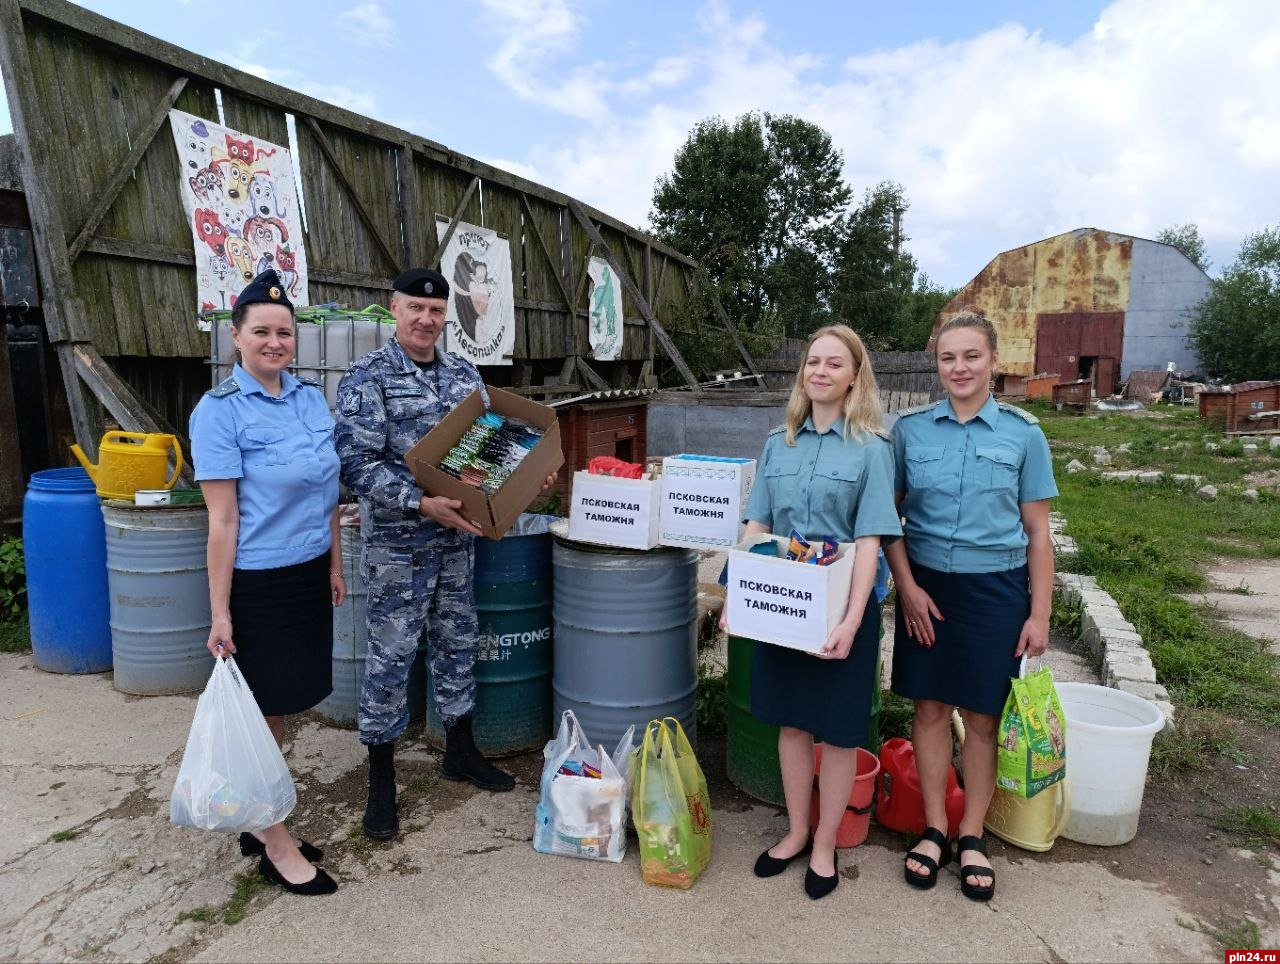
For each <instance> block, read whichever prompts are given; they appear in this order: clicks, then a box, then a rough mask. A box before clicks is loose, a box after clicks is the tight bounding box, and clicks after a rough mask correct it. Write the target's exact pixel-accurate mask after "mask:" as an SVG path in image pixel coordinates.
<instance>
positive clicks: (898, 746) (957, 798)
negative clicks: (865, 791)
mask: <svg viewBox="0 0 1280 964" xmlns="http://www.w3.org/2000/svg"><path fill="white" fill-rule="evenodd" d="M946 808H947V836H948V837H955V836H957V835H958V834H959V832H960V818H961V817H963V816H964V789H963V788H962V787H961V786H960V784H959V782H958V781H957V780H956V768H955V767H953V766H949V767H947V800H946ZM876 823H878V824H880V826H882V827H888V828H889V829H890V830H899V831H901V832H903V833H909V834H914V835H915V836H917V837H918V836H920V835H921V834H922V833H924V795H923V794H922V793H921V791H920V775H919V773H918V772H917V771H916V751H915V747H914V746H912V745H911V741H910V740H907V739H904V738H903V737H900V736H895V737H894V738H893V739H891V740H886V741H885V742H884V745H883V746H881V747H880V787H879V792H878V793H877V794H876Z"/></svg>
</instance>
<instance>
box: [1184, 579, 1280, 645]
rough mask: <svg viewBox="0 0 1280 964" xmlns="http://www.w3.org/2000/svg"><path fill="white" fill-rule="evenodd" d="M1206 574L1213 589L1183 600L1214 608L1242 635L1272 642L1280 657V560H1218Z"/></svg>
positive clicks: (1188, 596)
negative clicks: (1245, 634)
mask: <svg viewBox="0 0 1280 964" xmlns="http://www.w3.org/2000/svg"><path fill="white" fill-rule="evenodd" d="M1205 575H1206V577H1207V578H1208V580H1209V582H1210V584H1211V585H1212V586H1213V587H1214V588H1212V589H1210V590H1209V591H1207V592H1203V593H1188V594H1186V595H1185V596H1184V597H1183V598H1185V599H1188V600H1190V601H1191V602H1196V603H1204V604H1207V605H1210V606H1212V607H1213V608H1214V610H1215V611H1216V612H1217V613H1218V615H1219V616H1220V617H1221V618H1222V619H1223V620H1225V621H1226V622H1227V623H1228V624H1229V625H1231V626H1234V627H1235V628H1236V629H1238V630H1240V631H1241V632H1242V633H1247V634H1249V635H1250V636H1254V637H1256V638H1258V639H1269V640H1271V643H1272V649H1273V650H1274V651H1275V652H1276V653H1278V654H1280V629H1278V628H1277V627H1280V560H1275V559H1219V560H1217V561H1216V562H1215V563H1214V564H1213V567H1212V568H1211V569H1209V570H1208V571H1207V572H1206V573H1205ZM1242 589H1243V590H1244V592H1243V593H1242V592H1240V590H1242ZM1231 590H1236V591H1234V592H1232V591H1231Z"/></svg>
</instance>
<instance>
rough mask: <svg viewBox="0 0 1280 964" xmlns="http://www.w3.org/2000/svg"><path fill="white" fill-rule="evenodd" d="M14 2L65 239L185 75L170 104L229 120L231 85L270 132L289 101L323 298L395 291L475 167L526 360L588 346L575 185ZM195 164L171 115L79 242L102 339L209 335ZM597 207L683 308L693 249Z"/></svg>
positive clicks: (630, 338) (138, 350)
mask: <svg viewBox="0 0 1280 964" xmlns="http://www.w3.org/2000/svg"><path fill="white" fill-rule="evenodd" d="M17 6H18V8H19V9H20V11H21V17H20V19H21V25H22V28H23V31H22V32H23V33H24V35H25V43H26V46H27V51H28V56H29V58H30V62H31V70H32V73H33V74H34V75H35V76H34V78H33V79H34V87H35V90H36V91H37V95H38V96H37V100H38V113H39V119H40V121H41V123H43V124H45V125H47V128H48V129H47V131H46V132H45V134H44V135H43V138H42V141H41V143H42V144H43V145H44V146H43V148H42V156H41V157H40V158H39V163H41V164H44V165H48V166H49V167H51V169H52V170H51V172H50V176H49V178H48V179H47V182H46V183H47V184H48V185H51V186H52V189H53V190H54V191H55V192H56V193H57V194H58V197H57V199H56V202H57V203H56V204H55V205H54V209H55V210H57V211H60V212H61V219H62V221H63V223H62V224H61V225H60V227H61V229H62V233H63V234H64V235H65V237H66V239H67V242H68V243H69V244H70V243H71V241H72V239H74V238H76V237H77V235H78V234H80V232H81V230H82V228H84V226H85V224H86V222H87V219H88V218H89V216H90V214H91V213H92V211H93V207H94V205H95V203H98V200H99V198H100V196H101V192H102V190H103V188H104V185H107V183H108V182H109V181H111V180H112V177H113V175H116V176H117V177H118V174H117V169H118V168H119V167H120V165H121V164H122V162H124V161H125V159H126V158H128V157H129V156H130V152H131V150H132V149H133V139H134V138H135V137H136V136H137V132H139V131H140V130H143V129H145V128H146V126H147V124H148V123H149V120H150V119H151V118H152V117H154V116H155V115H156V112H157V110H158V109H159V108H162V107H163V105H164V103H165V98H166V95H167V93H168V92H169V91H170V89H171V88H172V86H173V85H174V84H175V82H176V81H177V82H180V81H182V80H184V79H185V87H182V88H181V92H180V93H179V94H178V96H177V99H176V102H175V106H177V107H178V108H179V109H180V110H184V111H187V112H189V113H192V114H195V115H197V116H200V117H204V118H208V119H211V120H216V119H217V117H218V113H217V105H216V100H215V91H218V92H220V95H221V103H222V109H223V116H224V120H225V122H226V124H227V126H229V127H232V128H235V129H237V130H240V131H242V132H244V133H246V134H250V135H252V136H253V137H255V138H257V139H262V140H269V141H271V142H273V143H276V144H281V145H287V144H288V143H289V136H288V127H287V121H286V114H287V113H288V114H292V115H293V116H294V117H295V124H294V127H295V131H296V137H297V145H298V151H297V157H296V158H295V163H296V164H297V165H298V167H299V170H300V175H301V179H302V184H303V192H304V198H305V205H306V213H307V223H306V229H305V232H306V236H305V239H304V240H305V245H306V251H307V260H308V265H309V269H310V290H309V295H310V300H311V301H312V302H313V303H320V302H326V301H337V302H341V303H345V304H348V305H351V306H353V307H364V306H365V305H367V304H369V303H372V302H384V303H385V300H386V297H387V294H388V291H389V287H390V286H389V282H388V279H389V278H391V277H392V276H394V274H395V273H396V272H397V271H399V270H400V269H401V268H403V267H405V266H407V264H409V263H420V262H424V261H427V260H429V259H430V258H431V257H432V255H433V254H434V253H435V252H436V249H437V232H436V221H437V218H440V217H444V218H446V219H447V218H449V217H451V216H453V215H454V214H455V212H457V209H458V204H459V202H460V201H461V200H462V199H463V197H464V196H467V193H468V190H469V189H471V188H472V183H473V182H474V181H475V180H476V178H477V177H478V178H479V179H480V183H479V188H478V189H475V190H471V193H470V196H469V199H468V201H467V204H466V206H465V207H464V208H463V209H462V211H461V214H460V217H461V220H464V221H468V222H472V223H476V224H480V225H483V226H485V227H488V228H491V229H493V230H495V231H498V232H499V233H500V234H503V235H504V236H506V237H507V238H508V239H509V241H510V245H511V255H512V274H513V282H514V296H515V303H516V318H517V331H516V344H515V349H514V358H515V360H517V361H553V360H556V359H563V358H565V357H567V356H573V355H578V356H582V357H589V352H590V347H589V342H588V338H587V327H588V326H587V315H586V311H587V308H588V295H587V291H588V286H587V284H586V277H585V276H586V268H587V259H588V257H589V256H590V254H591V253H592V244H591V241H590V239H589V238H588V237H587V234H586V232H585V231H584V230H583V228H582V226H581V225H580V224H579V223H577V222H576V221H575V219H574V218H573V217H572V216H571V215H570V214H569V211H568V203H569V201H570V199H569V197H568V196H566V195H564V194H561V193H560V192H557V191H554V190H551V189H550V188H546V187H544V186H542V185H539V184H536V183H534V182H531V181H528V180H525V179H524V178H520V177H517V176H515V175H512V174H509V173H507V172H504V171H500V170H498V169H496V168H493V167H490V166H489V165H485V164H483V163H481V162H479V161H476V160H474V159H473V158H470V157H467V156H465V155H462V154H458V153H456V152H453V151H450V150H448V149H447V148H445V147H443V146H442V145H439V144H436V143H435V142H432V141H428V140H426V139H424V138H421V137H417V136H416V135H413V134H410V133H408V132H405V131H402V130H398V129H396V128H393V127H391V126H389V125H385V124H381V123H379V122H377V121H374V120H371V119H369V118H366V117H361V116H360V115H357V114H353V113H351V112H349V111H345V110H342V109H340V108H336V107H333V106H331V105H328V104H324V103H322V102H320V101H317V100H314V99H312V98H310V97H307V96H305V95H302V94H299V93H297V92H294V91H290V90H287V89H285V88H282V87H278V86H276V85H274V84H271V83H269V82H267V81H263V80H261V79H260V78H257V77H252V76H250V75H248V74H244V73H241V72H239V71H236V70H234V69H232V68H229V67H227V66H225V65H223V64H219V63H216V62H214V61H211V60H208V59H206V58H203V57H199V56H197V55H194V54H191V53H189V52H188V51H184V50H181V49H180V48H177V47H174V46H172V45H169V44H166V43H164V42H162V41H159V40H157V39H156V38H154V37H150V36H148V35H146V34H143V33H140V32H138V31H134V30H132V29H130V28H127V27H124V26H123V25H121V24H118V23H115V22H114V21H111V20H108V19H106V18H103V17H100V16H98V15H97V14H94V13H92V12H90V11H87V10H84V9H82V8H79V7H76V6H73V5H72V4H70V3H67V2H65V0H19V2H18V4H17ZM11 96H12V95H11ZM29 122H30V121H29ZM20 136H21V135H20ZM322 141H323V142H322ZM189 173H191V172H187V171H183V170H180V169H179V161H178V156H177V152H176V151H175V149H174V146H173V140H172V134H171V131H170V127H169V124H168V123H167V122H164V123H163V124H162V125H161V126H160V128H159V130H158V132H157V133H156V134H155V136H154V138H153V140H152V141H151V143H150V145H149V146H148V147H147V148H146V150H145V152H144V153H143V155H142V158H141V160H140V161H139V162H138V164H137V166H136V168H135V169H134V170H133V171H132V172H131V173H130V174H129V176H128V177H127V179H126V180H125V182H124V186H123V187H122V188H121V189H120V190H119V194H118V196H116V197H115V199H114V200H113V201H112V202H111V204H110V207H109V208H108V209H107V211H106V213H105V215H103V216H102V218H101V221H100V223H99V224H98V226H97V227H96V228H95V229H94V230H92V231H91V232H90V233H89V234H88V235H87V241H86V243H84V244H83V250H82V251H79V252H78V254H77V255H76V257H75V258H74V263H73V264H72V275H73V278H74V282H75V288H76V294H77V295H78V296H79V299H80V304H81V305H82V306H83V308H82V313H83V317H82V318H79V319H78V325H79V329H78V330H79V332H80V333H81V334H82V336H83V340H86V341H88V342H90V343H91V344H92V345H93V346H94V347H95V348H96V349H97V351H98V352H99V353H100V354H101V355H104V356H110V357H124V356H139V357H148V356H151V357H173V358H202V357H204V356H206V355H207V353H208V338H207V335H204V334H202V333H200V332H199V331H198V330H197V328H196V325H195V320H194V319H195V313H196V311H197V309H198V307H199V306H198V305H197V304H196V291H195V277H194V267H193V266H194V257H193V255H192V247H191V246H192V242H191V237H190V231H189V228H188V225H187V221H186V218H185V216H184V214H183V211H182V206H181V199H180V197H181V196H180V193H179V184H180V183H181V181H182V179H185V178H186V177H187V176H188V175H189ZM585 210H586V211H587V213H588V215H589V216H590V218H591V220H592V221H593V222H594V223H595V224H596V225H597V226H598V227H599V229H600V231H601V235H602V237H603V238H604V241H605V243H606V244H607V245H608V246H609V248H610V250H611V252H612V253H613V255H614V257H615V258H617V259H618V261H619V263H620V264H621V265H622V266H623V268H624V270H625V271H627V272H628V274H629V275H630V277H631V279H632V280H633V281H634V282H635V284H636V287H637V289H638V290H639V291H640V292H641V293H642V294H643V295H645V296H646V297H647V299H648V300H649V301H650V305H649V307H650V308H651V309H652V310H653V312H654V314H655V316H656V317H657V318H659V319H662V320H663V321H664V323H665V322H666V320H667V319H670V320H671V323H672V324H677V325H678V324H679V321H678V319H677V318H676V315H677V314H678V313H679V311H680V309H681V308H682V307H683V305H684V303H685V301H686V300H687V298H688V291H689V287H690V284H691V283H696V282H694V281H693V276H694V272H695V271H696V267H697V266H696V264H695V263H694V262H692V261H691V260H689V259H688V258H685V257H684V256H682V255H681V254H680V253H679V252H676V251H673V250H672V249H670V248H667V247H665V246H663V245H662V244H660V243H659V242H657V241H656V240H654V239H653V238H651V237H649V236H648V235H646V234H644V233H642V232H640V231H638V230H637V229H635V228H632V227H629V226H627V225H624V224H622V223H620V222H618V221H616V220H615V219H613V218H610V217H609V216H607V215H605V214H603V213H602V212H599V211H596V210H594V209H591V208H585ZM535 227H536V230H537V232H538V234H539V235H540V238H539V237H535V236H534V228H535ZM293 241H294V239H290V244H291V246H293ZM597 253H599V252H597ZM683 276H687V277H683ZM566 294H567V295H568V297H566ZM569 301H572V302H573V303H572V305H570V304H569V303H568V302H569ZM624 315H625V319H626V327H625V330H624V339H623V351H622V360H623V361H626V362H633V363H634V362H640V361H644V360H649V359H652V357H653V353H654V339H653V337H652V336H651V334H650V332H649V326H648V324H647V322H646V321H645V319H644V317H643V312H642V311H641V308H640V306H639V305H638V304H636V303H635V301H634V299H633V298H632V297H631V295H630V294H629V293H625V294H624ZM130 370H131V371H132V370H133V369H132V368H130Z"/></svg>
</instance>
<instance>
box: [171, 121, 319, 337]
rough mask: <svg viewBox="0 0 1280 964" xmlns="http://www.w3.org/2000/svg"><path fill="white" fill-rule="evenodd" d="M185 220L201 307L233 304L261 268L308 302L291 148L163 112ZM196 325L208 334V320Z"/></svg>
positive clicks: (296, 301)
mask: <svg viewBox="0 0 1280 964" xmlns="http://www.w3.org/2000/svg"><path fill="white" fill-rule="evenodd" d="M169 123H170V125H171V126H172V128H173V140H174V143H175V144H176V145H177V148H178V159H179V161H180V162H181V165H182V175H181V177H182V185H181V187H182V204H183V208H184V209H185V210H186V212H187V217H189V218H190V219H191V235H192V238H193V239H194V241H195V250H196V286H197V290H198V298H199V308H200V310H201V311H207V310H211V309H214V308H233V307H235V299H236V295H238V294H239V293H240V291H241V290H242V289H243V288H244V286H245V285H246V284H248V283H249V282H250V281H252V280H253V278H254V276H255V275H257V274H258V273H259V272H261V271H265V270H266V269H267V268H275V269H276V271H278V272H279V273H280V280H281V281H282V282H283V283H284V287H285V290H286V291H287V292H288V294H289V300H290V301H292V302H293V303H294V304H295V305H299V306H300V305H305V304H307V256H306V252H305V250H304V248H303V244H302V218H301V215H300V214H299V212H298V195H297V191H296V189H295V187H294V180H293V158H292V157H290V156H289V151H288V150H287V149H285V148H283V147H280V146H278V145H276V144H270V143H268V142H266V141H264V140H261V139H260V138H256V137H251V136H249V135H247V134H241V133H240V132H239V131H233V130H231V129H230V128H227V127H222V126H221V125H219V124H215V123H213V122H212V121H207V120H203V119H201V118H199V117H196V116H194V115H192V114H186V113H183V112H182V111H180V110H171V111H169ZM200 327H201V329H202V330H204V331H208V329H209V326H208V324H207V323H204V322H202V323H201V325H200Z"/></svg>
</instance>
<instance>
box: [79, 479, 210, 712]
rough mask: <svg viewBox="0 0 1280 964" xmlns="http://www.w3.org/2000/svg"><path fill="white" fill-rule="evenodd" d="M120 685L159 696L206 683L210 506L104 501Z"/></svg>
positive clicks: (113, 645)
mask: <svg viewBox="0 0 1280 964" xmlns="http://www.w3.org/2000/svg"><path fill="white" fill-rule="evenodd" d="M102 517H103V521H104V523H105V525H106V541H107V590H108V592H109V594H110V603H111V656H112V662H113V664H114V666H115V679H114V685H115V688H116V689H118V690H120V691H121V692H122V693H133V694H138V695H143V696H159V695H163V694H167V693H191V692H194V691H196V690H199V689H201V688H203V686H204V685H205V683H206V682H208V680H209V673H210V672H211V671H212V670H213V657H212V656H211V655H209V650H208V649H207V648H206V646H205V644H206V643H207V642H208V640H209V625H210V622H211V620H210V616H209V569H208V563H207V561H206V559H207V556H206V545H207V543H208V539H209V512H208V510H207V509H206V508H205V507H204V506H203V505H191V506H177V505H174V506H145V507H140V506H134V505H132V504H131V503H128V502H124V501H117V500H114V499H112V500H108V501H107V502H105V503H103V506H102Z"/></svg>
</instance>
